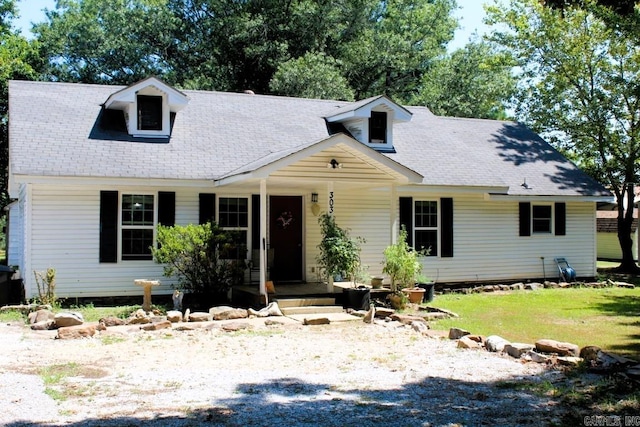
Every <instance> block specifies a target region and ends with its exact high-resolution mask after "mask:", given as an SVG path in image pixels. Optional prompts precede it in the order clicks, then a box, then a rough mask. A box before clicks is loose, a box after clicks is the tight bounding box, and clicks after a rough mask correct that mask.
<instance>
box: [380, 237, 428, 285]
mask: <svg viewBox="0 0 640 427" xmlns="http://www.w3.org/2000/svg"><path fill="white" fill-rule="evenodd" d="M421 255H424V253H423V252H417V251H416V250H414V249H413V248H412V247H411V246H409V244H408V243H407V230H405V228H404V227H402V229H401V230H400V236H399V237H398V242H397V243H394V244H393V245H389V246H387V248H386V249H385V250H384V267H383V268H382V272H383V273H385V274H388V275H389V276H391V290H393V291H397V290H398V284H400V285H401V286H405V287H413V285H414V284H415V282H416V279H417V277H418V275H419V274H420V273H421V272H422V263H420V259H419V257H420V256H421Z"/></svg>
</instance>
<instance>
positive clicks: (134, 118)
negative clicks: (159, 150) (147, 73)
mask: <svg viewBox="0 0 640 427" xmlns="http://www.w3.org/2000/svg"><path fill="white" fill-rule="evenodd" d="M188 102H189V98H188V97H187V96H186V95H185V94H183V93H182V92H180V91H178V90H176V89H174V88H173V87H171V86H169V85H168V84H166V83H164V82H163V81H161V80H159V79H157V78H155V77H149V78H147V79H144V80H142V81H139V82H138V83H134V84H132V85H131V86H128V87H126V88H124V89H122V90H119V91H118V92H115V93H113V94H112V95H111V96H109V98H108V99H107V101H106V102H105V103H104V108H106V109H109V110H120V111H122V112H123V114H124V119H125V121H126V127H127V132H128V133H129V135H131V136H134V137H141V138H158V137H169V135H170V134H171V123H172V120H171V117H172V115H173V114H175V113H176V112H178V111H180V110H181V109H183V108H184V107H185V106H186V105H187V103H188Z"/></svg>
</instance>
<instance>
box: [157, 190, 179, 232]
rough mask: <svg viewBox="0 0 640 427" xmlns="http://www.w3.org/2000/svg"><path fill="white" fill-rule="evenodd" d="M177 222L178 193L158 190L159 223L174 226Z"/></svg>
mask: <svg viewBox="0 0 640 427" xmlns="http://www.w3.org/2000/svg"><path fill="white" fill-rule="evenodd" d="M175 223H176V193H174V192H173V191H159V192H158V224H160V225H164V226H166V227H172V226H174V225H175Z"/></svg>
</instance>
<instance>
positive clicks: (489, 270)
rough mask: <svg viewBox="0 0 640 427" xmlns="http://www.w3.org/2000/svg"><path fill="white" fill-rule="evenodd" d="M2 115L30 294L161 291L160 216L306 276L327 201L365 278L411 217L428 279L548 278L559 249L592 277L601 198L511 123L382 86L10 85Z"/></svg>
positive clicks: (14, 257) (13, 230)
mask: <svg viewBox="0 0 640 427" xmlns="http://www.w3.org/2000/svg"><path fill="white" fill-rule="evenodd" d="M9 117H10V121H9V138H10V142H9V147H10V168H9V192H10V195H11V197H12V198H14V199H15V202H14V203H13V204H12V205H11V207H10V226H9V238H8V240H9V244H8V262H9V264H11V265H17V266H19V268H20V269H21V271H22V276H23V278H24V281H25V288H26V294H27V297H32V296H34V294H35V293H36V288H35V284H34V281H33V271H34V270H35V271H41V270H45V269H46V268H47V267H54V268H55V269H56V270H57V289H56V291H57V294H58V295H59V296H60V297H87V296H122V295H133V294H140V293H141V290H140V289H139V288H136V286H134V284H133V281H134V279H138V278H148V279H161V281H162V285H161V287H160V289H158V290H155V289H154V293H169V292H171V290H172V289H171V284H172V283H171V281H170V280H168V279H165V278H162V268H161V266H160V265H157V264H155V263H154V262H153V260H152V259H151V255H150V252H149V249H148V247H149V246H150V245H152V244H154V242H155V240H154V236H155V227H156V226H157V224H174V223H175V224H188V223H198V222H203V221H206V220H208V219H211V218H213V219H215V220H216V221H218V222H219V224H220V225H221V226H223V227H226V228H232V229H236V230H241V231H243V232H244V234H245V235H246V243H247V245H248V247H249V253H252V251H253V250H258V249H260V248H261V247H263V245H261V244H260V242H265V245H264V247H265V248H266V247H268V248H270V249H271V250H272V253H273V268H272V271H271V274H272V278H273V279H274V280H275V281H276V284H278V283H279V282H293V283H295V282H304V281H310V282H311V281H316V280H317V277H318V275H317V266H316V263H315V258H316V254H317V248H316V246H317V244H318V242H319V240H320V234H319V227H318V224H317V217H316V214H317V213H318V212H321V211H331V212H333V214H334V215H335V217H336V221H337V223H338V224H339V225H340V226H342V227H346V228H350V229H351V234H352V235H353V236H361V237H363V238H365V239H366V243H365V244H364V245H363V251H362V261H363V263H364V264H366V265H368V266H369V267H370V273H371V274H379V273H380V272H381V270H382V265H381V262H382V261H383V255H382V253H383V250H384V249H385V247H386V246H387V245H389V244H390V243H391V242H393V241H395V239H396V237H397V234H398V230H399V227H400V224H404V225H405V226H406V227H407V230H408V232H409V239H410V241H411V243H412V244H413V245H415V246H420V247H422V246H423V247H430V248H431V253H430V256H428V257H425V258H424V259H423V264H424V273H425V274H426V275H427V276H428V277H430V278H431V279H433V280H437V281H438V282H463V281H465V282H466V281H490V280H505V281H507V280H516V279H530V278H542V276H543V275H544V274H546V275H547V276H548V277H557V275H556V273H555V271H556V270H557V269H556V268H555V263H554V261H553V259H554V257H565V258H567V260H568V261H569V262H571V265H572V266H573V267H574V268H575V270H576V271H577V273H578V276H579V277H592V276H594V275H595V273H596V203H597V202H602V201H610V200H611V197H610V193H609V192H608V191H607V190H606V189H605V188H603V187H602V186H601V185H600V184H598V183H597V182H595V181H593V180H592V179H591V178H589V177H588V176H587V175H586V174H584V173H583V172H581V171H580V170H579V169H578V168H576V167H575V166H574V165H573V164H572V163H570V162H569V161H567V160H566V159H565V158H564V157H563V156H561V155H560V154H559V153H558V152H557V151H556V150H554V149H553V148H552V147H551V146H550V145H549V144H548V143H547V142H545V141H543V140H542V139H541V138H540V137H539V136H537V135H536V134H535V133H533V132H532V131H530V130H529V129H527V128H526V127H525V126H523V125H521V124H517V123H513V122H504V121H493V120H477V119H459V118H446V117H438V116H435V115H433V114H432V113H431V112H430V111H429V110H428V109H427V108H424V107H403V106H400V105H398V104H396V103H394V102H393V101H392V100H390V99H389V98H387V97H385V96H379V97H374V98H370V99H366V100H363V101H359V102H354V103H349V102H341V101H326V100H311V99H296V98H286V97H276V96H262V95H250V94H238V93H219V92H206V91H178V90H175V89H174V88H172V87H170V86H168V85H166V84H165V83H163V82H162V81H160V80H158V79H155V78H149V79H145V80H143V81H141V82H138V83H136V84H134V85H131V86H129V87H115V86H99V85H86V84H68V83H43V82H23V81H11V82H10V83H9ZM315 198H317V202H314V201H313V200H315ZM263 259H264V258H263ZM260 286H261V288H260V289H261V290H262V291H264V286H265V285H264V274H262V275H261V285H260Z"/></svg>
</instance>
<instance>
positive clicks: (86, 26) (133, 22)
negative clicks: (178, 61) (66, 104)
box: [34, 0, 179, 84]
mask: <svg viewBox="0 0 640 427" xmlns="http://www.w3.org/2000/svg"><path fill="white" fill-rule="evenodd" d="M47 18H48V22H47V23H41V24H38V25H35V26H34V33H35V34H36V37H37V39H38V42H39V43H40V49H41V52H42V55H43V56H45V57H46V58H47V59H48V61H47V65H48V70H47V71H46V74H47V75H48V76H49V78H52V79H56V80H62V81H67V82H84V83H108V84H130V83H133V82H136V81H138V80H142V79H143V78H146V77H148V76H150V75H159V76H162V77H163V78H164V79H166V80H167V81H168V82H173V79H172V78H171V76H170V74H169V73H168V71H169V70H170V66H169V63H168V62H167V61H168V58H169V57H170V55H171V49H172V45H173V43H174V39H173V35H174V31H175V29H176V28H177V26H178V25H179V22H178V21H177V19H176V17H175V16H174V15H173V14H171V13H170V12H169V9H168V8H167V1H165V0H112V1H108V2H105V1H102V0H60V1H58V4H57V8H56V9H55V10H51V11H48V12H47Z"/></svg>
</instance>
